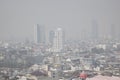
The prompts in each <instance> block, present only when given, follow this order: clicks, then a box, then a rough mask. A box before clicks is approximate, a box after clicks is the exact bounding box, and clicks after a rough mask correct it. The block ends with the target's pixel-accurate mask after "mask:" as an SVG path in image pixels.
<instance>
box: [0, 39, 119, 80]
mask: <svg viewBox="0 0 120 80" xmlns="http://www.w3.org/2000/svg"><path fill="white" fill-rule="evenodd" d="M63 47H64V48H63V49H62V51H61V52H53V51H51V50H50V49H51V45H47V44H35V43H32V42H24V43H21V42H3V41H0V78H1V80H2V79H3V80H72V79H77V78H79V74H80V73H81V72H82V71H85V73H86V74H87V75H88V78H87V79H89V80H96V79H92V78H96V77H97V76H99V75H101V76H104V77H106V76H107V77H108V76H109V77H110V76H113V77H112V78H115V77H114V76H116V77H117V78H118V77H120V42H119V41H112V40H104V41H102V40H99V41H98V40H96V41H67V42H66V43H65V44H64V46H63ZM23 78H24V79H23ZM99 80H100V79H99ZM112 80H114V79H112ZM116 80H117V79H116Z"/></svg>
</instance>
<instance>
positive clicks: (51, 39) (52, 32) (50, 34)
mask: <svg viewBox="0 0 120 80" xmlns="http://www.w3.org/2000/svg"><path fill="white" fill-rule="evenodd" d="M54 35H55V32H54V31H50V32H49V43H50V44H52V45H53V40H54Z"/></svg>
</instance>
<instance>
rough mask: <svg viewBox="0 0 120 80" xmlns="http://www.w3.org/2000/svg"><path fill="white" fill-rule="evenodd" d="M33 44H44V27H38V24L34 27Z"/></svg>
mask: <svg viewBox="0 0 120 80" xmlns="http://www.w3.org/2000/svg"><path fill="white" fill-rule="evenodd" d="M34 42H35V43H45V29H44V26H40V25H39V24H37V25H35V26H34Z"/></svg>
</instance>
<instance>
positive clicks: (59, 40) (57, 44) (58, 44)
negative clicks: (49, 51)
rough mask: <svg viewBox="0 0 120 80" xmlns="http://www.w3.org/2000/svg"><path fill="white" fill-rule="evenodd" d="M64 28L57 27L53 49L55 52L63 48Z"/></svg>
mask: <svg viewBox="0 0 120 80" xmlns="http://www.w3.org/2000/svg"><path fill="white" fill-rule="evenodd" d="M63 37H64V36H63V30H62V29H61V28H57V29H56V30H55V35H54V41H53V50H54V52H61V50H62V49H63V40H64V39H63Z"/></svg>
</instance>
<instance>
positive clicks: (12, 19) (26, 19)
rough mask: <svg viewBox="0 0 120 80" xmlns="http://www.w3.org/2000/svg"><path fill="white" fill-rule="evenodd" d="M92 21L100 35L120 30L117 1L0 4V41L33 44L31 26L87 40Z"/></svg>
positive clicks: (1, 0)
mask: <svg viewBox="0 0 120 80" xmlns="http://www.w3.org/2000/svg"><path fill="white" fill-rule="evenodd" d="M93 20H96V21H97V23H98V26H99V32H100V35H103V34H104V35H107V34H108V32H106V29H107V28H108V27H110V25H111V24H115V26H117V28H118V29H117V30H118V31H119V29H120V28H119V27H120V0H0V39H19V40H24V39H26V38H28V39H30V40H33V26H34V25H35V24H40V25H44V26H45V28H46V32H47V33H46V34H48V31H49V30H53V29H55V28H57V27H62V28H64V29H65V31H66V36H67V39H81V37H83V36H89V33H90V28H91V26H92V21H93Z"/></svg>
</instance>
